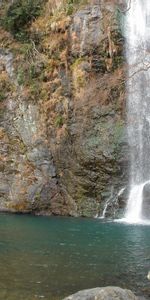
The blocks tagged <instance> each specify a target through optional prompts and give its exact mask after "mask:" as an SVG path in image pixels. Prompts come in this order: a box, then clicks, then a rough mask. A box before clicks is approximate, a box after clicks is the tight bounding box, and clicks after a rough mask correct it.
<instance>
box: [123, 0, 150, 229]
mask: <svg viewBox="0 0 150 300" xmlns="http://www.w3.org/2000/svg"><path fill="white" fill-rule="evenodd" d="M129 2H130V8H129V9H128V11H127V12H126V17H125V19H126V24H125V34H126V58H127V63H128V80H127V97H128V99H127V119H128V139H129V145H130V160H131V174H130V175H131V176H130V180H131V189H130V195H129V199H128V203H127V208H126V214H125V220H126V221H127V222H130V223H141V222H142V221H144V219H145V218H144V215H143V213H142V204H143V189H144V187H145V185H147V184H150V0H131V1H129Z"/></svg>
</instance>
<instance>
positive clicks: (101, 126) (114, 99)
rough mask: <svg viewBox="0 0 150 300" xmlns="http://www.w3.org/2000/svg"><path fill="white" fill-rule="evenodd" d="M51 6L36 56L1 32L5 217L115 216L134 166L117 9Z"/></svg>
mask: <svg viewBox="0 0 150 300" xmlns="http://www.w3.org/2000/svg"><path fill="white" fill-rule="evenodd" d="M55 2H56V3H52V2H51V1H48V3H47V9H46V11H45V12H43V15H42V16H40V17H39V19H37V20H36V21H35V22H33V23H32V24H31V28H30V32H31V40H32V44H31V46H32V49H30V48H29V49H28V51H26V52H25V45H24V44H19V43H20V42H18V41H17V42H16V41H14V39H13V38H12V36H10V34H8V33H6V32H4V31H3V29H2V38H1V39H2V40H3V47H2V48H1V51H0V69H1V71H2V72H1V76H2V80H1V89H2V91H3V89H4V90H5V94H4V95H3V93H1V101H0V136H1V140H0V143H1V147H0V152H1V153H0V178H1V180H0V209H1V210H5V211H7V210H8V211H14V212H33V213H36V214H55V215H72V216H95V215H101V214H102V211H103V207H104V205H105V203H106V201H108V200H109V201H108V202H109V203H108V211H107V215H110V214H111V215H114V213H115V212H116V209H117V208H119V207H120V206H124V197H122V198H120V199H121V200H119V198H118V197H117V194H118V192H119V190H120V189H121V188H123V187H125V186H126V183H127V165H128V157H127V151H128V145H127V141H126V131H125V93H124V70H125V64H124V61H123V37H122V36H121V33H120V30H119V27H118V23H117V19H116V12H117V10H116V7H115V5H114V4H112V2H108V1H89V2H86V1H85V2H86V3H84V4H83V3H81V4H82V5H78V6H77V7H75V9H74V7H73V5H72V6H71V9H73V11H72V12H71V15H70V14H67V13H66V11H67V12H68V9H70V6H69V8H68V6H65V10H64V3H63V2H61V1H55ZM81 2H82V1H81ZM66 7H67V8H66ZM62 12H63V13H62ZM42 18H43V19H42ZM43 32H44V33H43ZM37 34H38V36H39V35H40V36H42V39H41V40H40V42H39V44H38V45H36V44H35V40H34V39H35V36H36V37H37ZM21 47H22V48H21ZM28 47H29V46H28ZM20 49H22V52H23V51H24V52H23V54H22V53H21V54H20V52H19V51H20ZM31 52H32V54H31ZM24 53H25V54H24ZM23 55H24V56H23ZM25 55H27V59H26V63H25V58H24V57H25ZM31 56H32V60H31V61H30V59H31ZM22 65H23V67H21V66H22ZM31 66H34V68H31ZM21 68H22V69H21ZM33 71H34V72H33ZM30 73H32V74H30ZM24 74H25V75H24ZM31 75H32V84H31V82H29V83H28V84H27V83H26V82H27V80H25V82H23V81H24V80H23V77H25V78H26V77H27V76H28V77H29V76H31ZM119 201H120V202H119Z"/></svg>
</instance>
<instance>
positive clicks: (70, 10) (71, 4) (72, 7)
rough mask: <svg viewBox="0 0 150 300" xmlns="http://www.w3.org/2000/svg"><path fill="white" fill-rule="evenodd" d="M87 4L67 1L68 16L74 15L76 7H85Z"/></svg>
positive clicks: (71, 0)
mask: <svg viewBox="0 0 150 300" xmlns="http://www.w3.org/2000/svg"><path fill="white" fill-rule="evenodd" d="M86 3H87V0H67V1H66V6H65V11H66V14H67V15H72V13H73V12H74V10H75V7H76V5H79V4H80V5H84V4H86Z"/></svg>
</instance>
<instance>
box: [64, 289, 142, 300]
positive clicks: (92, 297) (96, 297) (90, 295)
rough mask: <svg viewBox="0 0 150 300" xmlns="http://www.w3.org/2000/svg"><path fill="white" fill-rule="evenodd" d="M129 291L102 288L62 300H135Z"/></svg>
mask: <svg viewBox="0 0 150 300" xmlns="http://www.w3.org/2000/svg"><path fill="white" fill-rule="evenodd" d="M137 299H138V298H137V297H136V296H135V295H134V294H133V293H132V292H131V291H130V290H124V289H121V288H119V287H111V286H110V287H102V288H94V289H90V290H84V291H80V292H78V293H76V294H74V295H71V296H69V297H67V298H65V299H64V300H137Z"/></svg>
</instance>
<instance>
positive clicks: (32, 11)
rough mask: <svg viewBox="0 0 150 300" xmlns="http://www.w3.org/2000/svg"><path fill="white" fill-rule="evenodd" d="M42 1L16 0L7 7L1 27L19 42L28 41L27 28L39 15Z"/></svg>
mask: <svg viewBox="0 0 150 300" xmlns="http://www.w3.org/2000/svg"><path fill="white" fill-rule="evenodd" d="M44 2H45V1H42V0H16V1H14V2H13V3H11V4H10V5H9V6H7V9H6V11H5V14H4V16H3V18H2V20H1V25H2V27H4V28H5V29H6V30H7V31H9V32H11V33H12V34H13V36H14V37H15V38H16V39H18V40H21V41H25V40H27V39H28V33H27V27H28V25H30V23H31V22H32V21H33V20H35V18H36V17H38V16H39V15H40V14H41V10H42V6H43V3H44Z"/></svg>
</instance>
